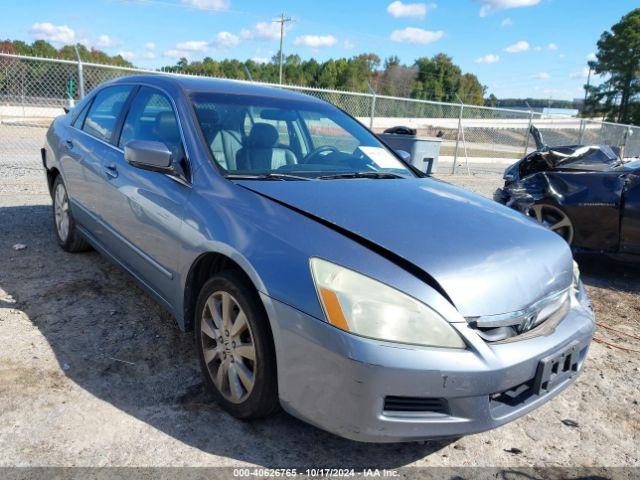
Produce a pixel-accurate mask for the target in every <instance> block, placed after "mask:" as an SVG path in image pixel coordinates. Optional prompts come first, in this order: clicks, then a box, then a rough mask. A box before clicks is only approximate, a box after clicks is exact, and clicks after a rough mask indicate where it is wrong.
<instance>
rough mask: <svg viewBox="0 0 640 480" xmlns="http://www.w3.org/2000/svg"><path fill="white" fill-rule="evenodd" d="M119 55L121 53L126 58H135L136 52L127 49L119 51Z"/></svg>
mask: <svg viewBox="0 0 640 480" xmlns="http://www.w3.org/2000/svg"><path fill="white" fill-rule="evenodd" d="M118 55H120V56H121V57H122V58H124V59H125V60H133V59H134V58H135V54H134V53H133V52H128V51H126V50H125V51H122V52H118Z"/></svg>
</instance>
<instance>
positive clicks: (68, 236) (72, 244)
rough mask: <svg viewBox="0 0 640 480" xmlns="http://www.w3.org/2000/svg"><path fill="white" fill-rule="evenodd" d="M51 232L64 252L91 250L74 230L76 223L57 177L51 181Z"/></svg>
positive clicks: (62, 183) (67, 198)
mask: <svg viewBox="0 0 640 480" xmlns="http://www.w3.org/2000/svg"><path fill="white" fill-rule="evenodd" d="M51 191H52V200H53V230H54V231H55V232H56V238H57V239H58V245H60V247H62V249H63V250H64V251H66V252H70V253H76V252H85V251H87V250H89V249H90V248H91V246H90V245H89V243H88V242H87V241H86V240H85V239H84V237H83V236H82V234H81V233H80V232H79V231H78V229H77V228H76V222H75V220H74V218H73V214H72V213H71V208H70V203H69V196H68V194H67V188H66V186H65V184H64V182H63V181H62V177H61V176H60V175H58V176H57V177H56V179H55V180H54V181H53V187H52V189H51Z"/></svg>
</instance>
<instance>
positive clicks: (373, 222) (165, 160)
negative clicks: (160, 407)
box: [42, 75, 594, 442]
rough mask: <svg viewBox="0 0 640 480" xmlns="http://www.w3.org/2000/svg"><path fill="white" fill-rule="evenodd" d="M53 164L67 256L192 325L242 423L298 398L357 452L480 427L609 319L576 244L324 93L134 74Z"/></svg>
mask: <svg viewBox="0 0 640 480" xmlns="http://www.w3.org/2000/svg"><path fill="white" fill-rule="evenodd" d="M42 157H43V162H44V167H45V168H46V171H47V179H48V182H49V187H50V190H51V193H52V197H53V212H54V220H55V232H56V235H57V240H58V243H59V244H60V246H61V247H62V248H63V249H64V250H66V251H69V252H77V251H81V250H83V249H86V248H87V247H88V245H89V244H90V245H93V246H94V247H95V248H96V249H97V250H99V251H100V252H101V253H103V254H104V255H105V256H107V257H108V258H110V259H111V260H113V261H114V262H116V263H117V264H118V265H120V266H122V267H123V268H124V269H125V270H126V271H128V272H129V273H130V274H131V275H132V276H133V277H134V278H135V279H136V280H137V281H138V282H139V283H140V284H141V285H142V286H143V287H144V288H145V289H146V290H147V291H148V292H150V293H151V295H153V297H154V298H156V299H157V300H158V302H159V303H160V304H161V305H163V306H164V307H165V308H166V309H168V310H169V311H170V312H171V313H172V314H173V315H174V316H175V318H176V320H177V323H178V325H179V326H180V327H181V328H182V329H184V330H193V331H194V334H195V341H196V349H197V354H198V357H199V361H200V364H201V367H202V371H203V374H204V378H205V384H206V386H207V388H209V389H210V391H211V392H212V394H213V395H214V397H215V398H216V399H217V401H218V402H219V403H220V405H221V406H222V407H223V408H225V409H226V410H227V411H228V412H230V413H231V414H232V415H235V416H236V417H239V418H245V419H248V418H258V417H262V416H265V415H268V414H270V413H272V412H273V411H274V410H275V409H277V408H278V406H279V405H281V406H282V407H283V408H284V409H285V410H287V411H288V412H290V413H291V414H293V415H295V416H297V417H299V418H301V419H303V420H306V421H308V422H310V423H312V424H314V425H317V426H319V427H321V428H324V429H326V430H329V431H331V432H334V433H336V434H338V435H342V436H344V437H348V438H351V439H355V440H362V441H372V442H394V441H412V440H422V439H427V438H432V437H442V436H452V435H462V434H467V433H471V432H477V431H480V430H486V429H489V428H493V427H496V426H499V425H501V424H504V423H506V422H509V421H511V420H513V419H515V418H517V417H519V416H521V415H523V414H525V413H527V412H529V411H531V410H533V409H534V408H536V407H538V406H540V405H541V404H543V403H545V402H546V401H547V400H549V399H550V398H552V397H553V396H554V395H556V394H558V393H559V392H560V391H562V390H563V389H564V388H565V387H567V386H568V385H569V384H571V383H572V382H573V381H574V379H575V378H576V375H577V374H578V373H579V371H580V370H581V368H582V365H583V362H584V359H585V356H586V354H587V349H588V347H589V342H590V340H591V336H592V334H593V330H594V315H593V312H592V311H591V309H590V306H589V301H588V299H587V296H586V294H585V292H584V288H583V286H582V283H581V281H580V276H579V271H578V270H577V268H575V265H574V263H573V259H572V256H571V251H570V249H569V247H568V246H567V244H566V243H565V242H564V241H563V240H562V239H561V238H559V237H557V236H556V235H555V234H553V233H551V232H549V231H548V230H547V229H545V228H543V227H542V226H540V225H538V224H536V223H535V222H533V221H529V220H527V219H525V218H523V216H522V215H520V214H519V213H517V212H514V211H512V210H510V209H508V208H505V207H503V206H502V205H498V204H496V203H495V202H492V201H490V200H487V199H484V198H482V197H479V196H477V195H474V194H472V193H470V192H468V191H465V190H462V189H460V188H456V187H454V186H451V185H448V184H446V183H443V182H440V181H437V180H434V179H431V178H428V177H426V176H424V175H423V174H421V173H420V172H419V171H417V170H414V169H413V168H412V167H410V166H409V165H408V164H406V163H404V162H403V161H402V159H401V157H400V156H398V155H396V154H395V153H394V152H393V151H391V150H390V149H388V148H387V147H386V146H385V145H384V144H382V143H381V142H380V141H379V140H378V139H377V137H376V136H375V135H373V134H372V133H371V132H370V131H369V130H367V129H366V128H365V127H363V126H362V125H361V124H360V123H359V122H358V121H357V120H355V119H353V118H351V117H350V116H348V115H347V114H345V113H343V112H342V111H340V110H339V109H337V108H335V107H334V106H332V105H330V104H328V103H326V102H323V101H321V100H318V99H315V98H312V97H308V96H306V95H301V94H298V93H293V92H287V91H285V90H281V89H270V88H265V87H260V86H256V85H251V84H243V83H239V82H229V81H217V80H210V79H201V78H185V77H180V78H178V77H165V76H160V75H151V76H139V77H128V78H122V79H119V80H115V81H113V82H110V83H108V84H105V85H102V86H100V87H99V88H97V89H96V90H95V91H94V92H93V93H92V94H90V95H89V96H88V97H87V98H86V99H84V100H83V101H82V102H80V103H79V104H78V105H77V106H76V107H75V108H74V109H73V110H72V111H71V112H70V113H69V114H67V115H66V116H63V117H59V118H57V119H56V120H55V121H54V122H53V125H52V126H51V128H50V129H49V131H48V133H47V140H46V145H45V147H44V149H43V152H42ZM216 428H217V426H216V425H211V429H212V435H215V432H216Z"/></svg>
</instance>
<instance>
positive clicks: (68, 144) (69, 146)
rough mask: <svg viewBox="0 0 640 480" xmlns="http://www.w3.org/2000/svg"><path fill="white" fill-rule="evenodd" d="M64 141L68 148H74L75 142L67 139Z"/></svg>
mask: <svg viewBox="0 0 640 480" xmlns="http://www.w3.org/2000/svg"><path fill="white" fill-rule="evenodd" d="M64 143H66V144H67V147H68V148H73V142H72V141H71V140H66V141H65V142H64Z"/></svg>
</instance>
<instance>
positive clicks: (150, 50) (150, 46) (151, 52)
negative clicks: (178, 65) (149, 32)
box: [142, 42, 156, 60]
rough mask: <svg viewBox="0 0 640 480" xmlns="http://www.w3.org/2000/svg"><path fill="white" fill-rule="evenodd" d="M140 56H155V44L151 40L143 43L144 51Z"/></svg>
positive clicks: (151, 57) (150, 57) (152, 57)
mask: <svg viewBox="0 0 640 480" xmlns="http://www.w3.org/2000/svg"><path fill="white" fill-rule="evenodd" d="M142 57H143V58H146V59H148V60H151V59H154V58H156V44H155V43H153V42H147V43H145V44H144V53H143V54H142Z"/></svg>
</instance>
